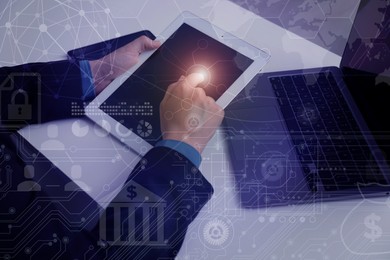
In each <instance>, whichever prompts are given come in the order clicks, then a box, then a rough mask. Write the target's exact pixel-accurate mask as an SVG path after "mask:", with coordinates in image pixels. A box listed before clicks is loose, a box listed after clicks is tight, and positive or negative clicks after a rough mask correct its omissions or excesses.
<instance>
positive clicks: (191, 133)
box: [160, 73, 224, 153]
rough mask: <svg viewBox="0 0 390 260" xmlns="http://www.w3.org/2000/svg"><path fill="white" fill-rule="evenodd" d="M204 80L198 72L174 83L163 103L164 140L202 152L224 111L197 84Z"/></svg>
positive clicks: (220, 120) (162, 124)
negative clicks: (182, 143) (179, 143)
mask: <svg viewBox="0 0 390 260" xmlns="http://www.w3.org/2000/svg"><path fill="white" fill-rule="evenodd" d="M203 80H204V77H203V76H202V75H201V74H198V73H194V74H191V75H189V76H187V77H183V76H182V77H181V78H180V79H179V81H177V82H175V83H173V84H171V85H170V86H169V87H168V89H167V91H166V93H165V96H164V99H163V100H162V101H161V104H160V120H161V132H162V134H163V139H164V140H168V139H170V140H177V141H182V142H185V143H187V144H189V145H191V146H192V147H194V148H195V149H196V150H197V151H198V152H199V153H202V151H203V149H204V148H205V146H206V145H207V143H208V142H209V140H210V139H211V137H212V136H213V135H214V133H215V131H216V129H217V128H218V126H219V125H220V124H221V122H222V119H223V116H224V111H223V109H222V108H221V107H220V106H219V105H217V103H215V100H214V99H213V98H211V97H209V96H206V93H205V91H204V90H203V88H200V87H196V86H197V85H198V84H199V83H201V82H202V81H203Z"/></svg>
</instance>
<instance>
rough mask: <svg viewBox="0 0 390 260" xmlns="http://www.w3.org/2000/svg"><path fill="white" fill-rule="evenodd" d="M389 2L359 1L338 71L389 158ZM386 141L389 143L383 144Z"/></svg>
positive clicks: (386, 0) (381, 0)
mask: <svg viewBox="0 0 390 260" xmlns="http://www.w3.org/2000/svg"><path fill="white" fill-rule="evenodd" d="M389 23H390V1H388V0H375V1H372V0H362V2H361V4H360V7H359V10H358V12H357V14H356V18H355V21H354V24H353V26H352V30H351V34H350V37H349V39H348V43H347V45H346V48H345V51H344V55H343V59H342V61H341V67H342V69H343V72H344V76H345V78H344V80H345V82H346V84H347V86H348V89H349V91H350V92H351V94H352V96H353V98H354V100H355V102H356V104H357V105H358V107H359V110H360V112H361V114H362V115H363V117H364V119H365V121H366V123H367V125H368V127H369V129H370V131H371V132H372V134H373V135H374V137H375V139H376V141H377V143H378V145H379V146H380V147H381V149H383V150H384V151H385V153H386V154H387V155H388V156H387V157H388V158H390V139H389V138H386V137H384V136H389V135H390V122H389V121H390V119H389V115H388V113H389V112H388V111H390V24H389ZM386 139H389V140H386Z"/></svg>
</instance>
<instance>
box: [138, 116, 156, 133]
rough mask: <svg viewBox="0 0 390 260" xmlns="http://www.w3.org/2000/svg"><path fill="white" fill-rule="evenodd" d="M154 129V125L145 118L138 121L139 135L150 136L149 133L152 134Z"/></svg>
mask: <svg viewBox="0 0 390 260" xmlns="http://www.w3.org/2000/svg"><path fill="white" fill-rule="evenodd" d="M152 131H153V127H152V125H151V124H150V123H149V122H147V121H145V120H140V121H139V122H138V126H137V133H138V135H139V136H141V137H148V136H149V135H151V134H152Z"/></svg>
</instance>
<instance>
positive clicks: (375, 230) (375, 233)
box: [364, 213, 383, 242]
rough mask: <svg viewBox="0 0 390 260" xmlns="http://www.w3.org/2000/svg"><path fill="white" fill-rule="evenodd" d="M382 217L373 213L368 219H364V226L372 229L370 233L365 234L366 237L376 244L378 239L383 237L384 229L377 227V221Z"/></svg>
mask: <svg viewBox="0 0 390 260" xmlns="http://www.w3.org/2000/svg"><path fill="white" fill-rule="evenodd" d="M380 220H381V217H380V216H378V215H376V214H374V213H371V214H370V215H368V216H367V217H365V218H364V225H365V226H366V227H367V228H368V229H370V232H365V233H364V237H365V238H367V239H370V240H371V242H375V240H376V239H378V238H380V237H381V236H382V233H383V232H382V229H381V228H380V226H378V225H377V223H376V222H377V221H380Z"/></svg>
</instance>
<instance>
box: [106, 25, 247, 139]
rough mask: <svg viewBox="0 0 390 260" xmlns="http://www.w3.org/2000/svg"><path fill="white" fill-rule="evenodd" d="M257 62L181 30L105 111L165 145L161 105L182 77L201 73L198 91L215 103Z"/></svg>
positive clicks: (187, 27) (110, 100)
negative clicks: (161, 122) (161, 125)
mask: <svg viewBox="0 0 390 260" xmlns="http://www.w3.org/2000/svg"><path fill="white" fill-rule="evenodd" d="M252 62H253V60H252V59H250V58H248V57H246V56H244V55H242V54H241V53H239V52H237V51H235V50H233V49H232V48H230V47H228V46H226V45H224V44H222V43H220V42H218V41H217V40H215V39H213V38H211V37H210V36H208V35H206V34H204V33H202V32H200V31H199V30H197V29H195V28H193V27H191V26H190V25H188V24H185V23H184V24H182V25H181V26H180V27H179V28H178V29H177V30H176V32H175V33H174V34H172V36H171V37H170V38H169V39H167V40H166V41H165V42H164V44H163V45H162V46H161V47H160V48H159V49H158V50H157V51H155V52H154V53H153V54H152V55H151V56H150V57H149V58H148V59H147V60H146V61H145V62H144V63H143V64H142V65H141V66H140V67H139V68H138V69H137V70H136V71H135V72H134V73H133V74H132V75H131V76H130V77H129V78H128V79H127V80H126V81H125V82H124V83H123V84H122V85H121V86H120V87H119V88H118V89H117V90H116V91H115V92H114V93H112V94H111V96H110V97H109V98H108V99H107V100H106V101H105V102H104V103H102V104H101V105H100V109H101V110H102V111H104V112H105V113H106V114H108V115H110V116H111V117H112V118H114V119H115V120H116V121H118V122H120V123H121V124H122V125H124V126H125V127H126V128H127V129H130V130H132V131H133V132H134V133H135V134H137V135H138V136H140V137H142V138H143V139H144V140H146V141H147V142H149V143H150V144H152V145H154V144H155V143H156V142H157V141H158V140H160V139H161V131H160V114H159V106H160V102H161V101H162V99H163V98H164V94H165V90H166V89H167V87H168V86H169V85H170V84H172V83H174V82H176V81H177V80H178V79H179V78H180V76H181V75H188V74H191V73H193V72H198V73H202V74H203V75H204V76H205V81H204V82H203V83H202V84H201V85H200V86H199V87H202V88H204V90H205V92H206V94H207V95H208V96H211V97H213V98H214V99H215V100H218V98H219V97H220V96H221V95H222V94H223V93H224V92H225V91H226V90H227V89H228V88H229V87H230V86H231V85H232V84H233V83H234V81H236V79H237V78H238V77H240V75H241V74H242V73H243V72H244V71H245V70H246V69H247V68H248V67H249V66H250V65H251V64H252Z"/></svg>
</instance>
